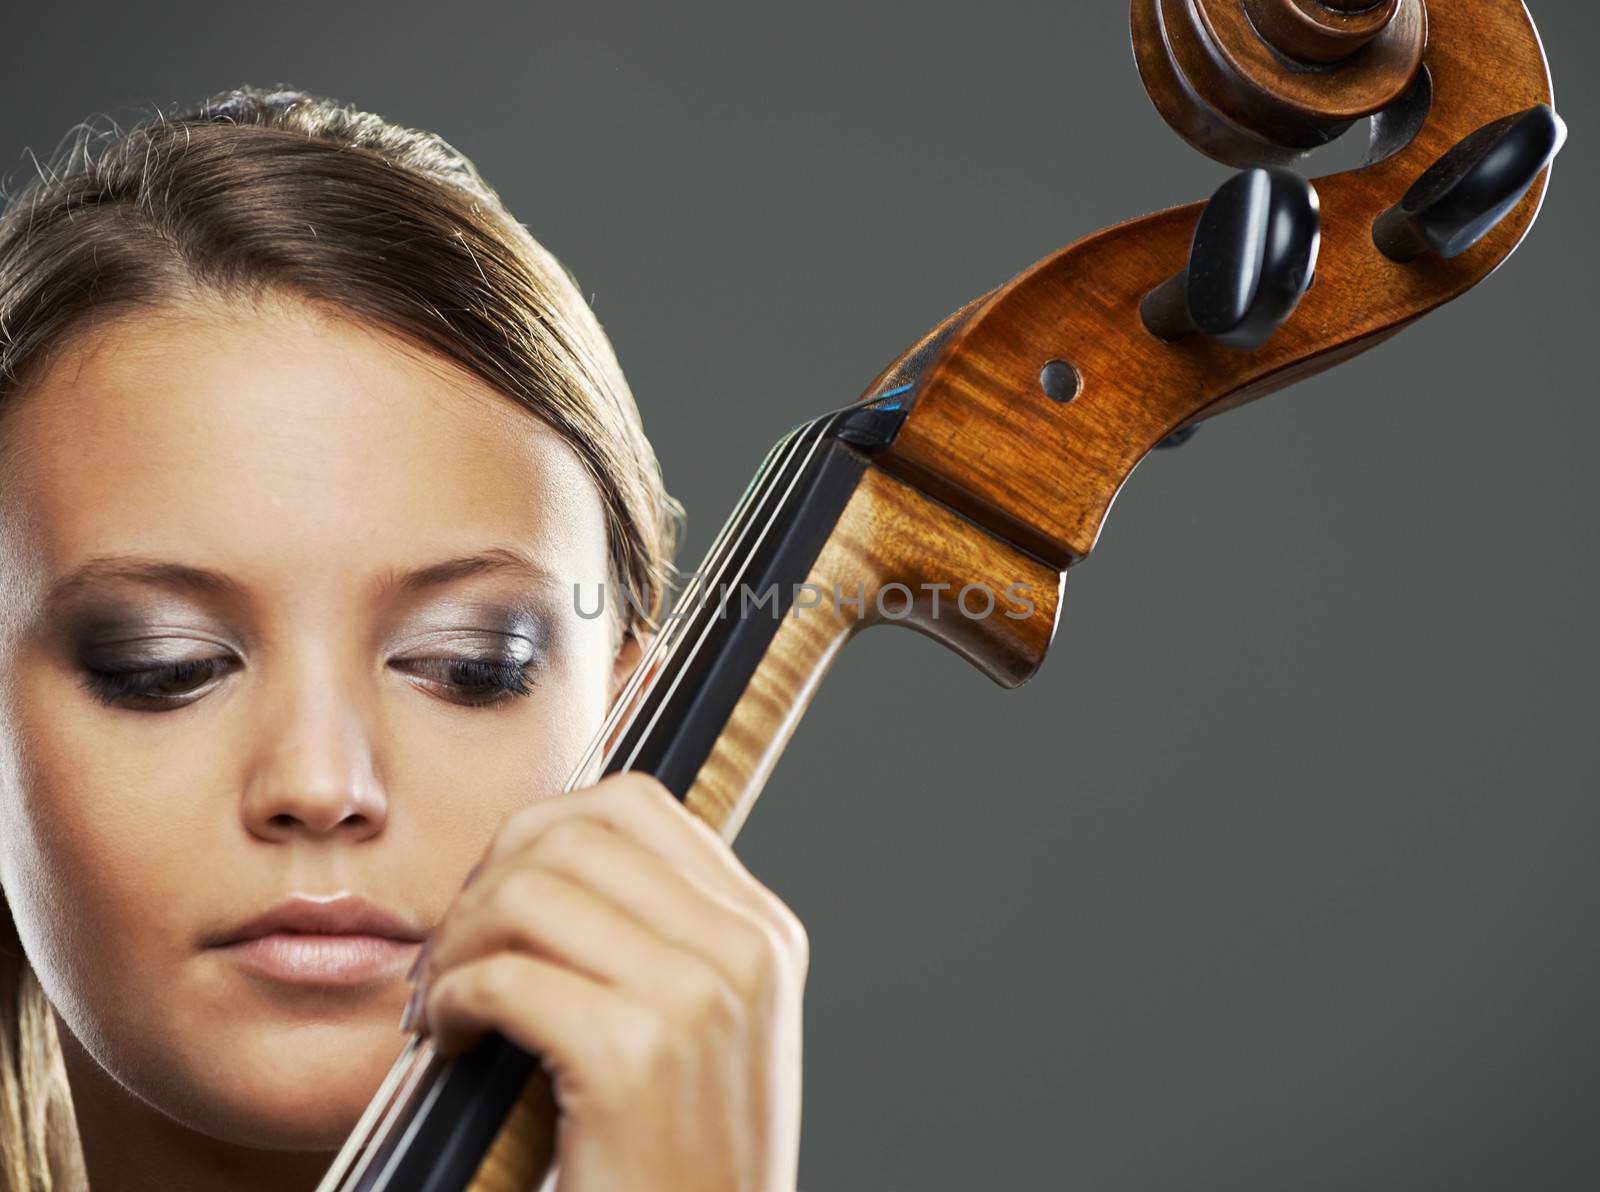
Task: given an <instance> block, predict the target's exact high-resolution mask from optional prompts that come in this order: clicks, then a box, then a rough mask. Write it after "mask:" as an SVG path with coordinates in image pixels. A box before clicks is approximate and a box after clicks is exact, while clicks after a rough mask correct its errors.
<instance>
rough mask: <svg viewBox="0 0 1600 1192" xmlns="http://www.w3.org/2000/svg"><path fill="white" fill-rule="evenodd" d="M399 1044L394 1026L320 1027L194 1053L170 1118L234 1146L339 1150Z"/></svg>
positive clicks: (260, 1034)
mask: <svg viewBox="0 0 1600 1192" xmlns="http://www.w3.org/2000/svg"><path fill="white" fill-rule="evenodd" d="M405 1041H406V1036H404V1035H402V1034H401V1033H400V1031H399V1030H398V1029H396V1027H395V1024H394V1023H393V1022H387V1021H386V1022H385V1023H383V1024H382V1025H381V1026H380V1025H373V1024H365V1025H362V1024H354V1025H353V1024H348V1023H346V1024H339V1023H330V1022H323V1023H316V1024H310V1025H307V1026H304V1027H297V1028H291V1029H282V1028H280V1029H276V1030H271V1031H267V1030H261V1031H256V1032H251V1033H249V1034H247V1035H243V1036H242V1037H238V1036H236V1037H235V1038H233V1039H232V1040H231V1041H228V1042H217V1043H214V1044H213V1045H211V1046H201V1047H197V1048H195V1049H194V1051H192V1052H191V1053H190V1056H189V1064H188V1065H186V1066H189V1067H191V1071H190V1072H189V1073H187V1074H186V1075H187V1079H184V1077H183V1076H179V1077H178V1079H179V1080H182V1082H183V1084H184V1086H185V1094H186V1095H184V1096H183V1097H182V1098H181V1100H182V1102H183V1104H181V1105H179V1106H175V1107H174V1109H176V1112H173V1110H168V1112H169V1113H170V1114H171V1116H173V1117H175V1118H177V1119H179V1120H180V1121H182V1122H184V1124H186V1125H188V1126H189V1127H190V1128H192V1129H195V1130H198V1131H200V1132H201V1133H204V1134H208V1135H210V1136H212V1137H214V1138H218V1139H221V1140H222V1141H224V1142H229V1143H233V1144H236V1145H239V1146H249V1147H258V1148H261V1149H265V1150H292V1151H333V1150H337V1149H338V1148H339V1147H340V1146H342V1145H343V1144H344V1141H345V1139H346V1138H347V1137H348V1136H349V1134H350V1132H351V1131H352V1130H354V1129H355V1125H356V1121H357V1120H358V1119H359V1118H360V1117H361V1114H362V1113H363V1111H365V1109H366V1108H367V1104H368V1102H369V1101H371V1099H372V1096H373V1094H374V1093H375V1092H377V1089H378V1085H379V1084H381V1083H382V1081H383V1078H384V1076H386V1075H387V1074H388V1071H389V1068H390V1066H391V1065H392V1064H393V1062H394V1060H395V1057H396V1056H398V1055H399V1054H400V1051H401V1049H402V1048H403V1047H404V1045H405Z"/></svg>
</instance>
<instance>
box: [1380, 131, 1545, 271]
mask: <svg viewBox="0 0 1600 1192" xmlns="http://www.w3.org/2000/svg"><path fill="white" fill-rule="evenodd" d="M1566 139H1567V126H1566V125H1565V124H1563V123H1562V121H1561V117H1560V116H1557V115H1556V114H1555V110H1554V109H1553V108H1551V107H1550V105H1549V104H1545V103H1538V104H1534V105H1533V107H1531V108H1529V109H1527V111H1524V112H1517V113H1516V114H1515V115H1511V116H1502V117H1501V118H1500V119H1498V120H1494V121H1491V122H1490V123H1488V124H1485V125H1484V126H1483V127H1482V128H1480V129H1478V131H1477V132H1475V133H1471V134H1469V135H1468V136H1465V137H1463V138H1462V139H1461V140H1460V142H1458V143H1457V144H1456V146H1455V148H1453V149H1451V150H1450V151H1449V152H1447V153H1446V154H1445V155H1444V156H1443V157H1441V158H1440V159H1439V160H1438V161H1436V162H1434V163H1433V164H1432V165H1431V166H1429V167H1428V168H1427V169H1426V170H1424V171H1423V172H1422V176H1421V177H1420V178H1418V179H1417V180H1416V181H1415V182H1414V183H1412V184H1411V189H1410V190H1408V191H1406V193H1405V197H1404V198H1402V199H1401V200H1400V201H1399V202H1398V203H1396V204H1395V205H1394V206H1393V207H1390V208H1389V209H1388V210H1387V211H1385V212H1384V213H1383V214H1382V215H1380V216H1378V218H1377V219H1376V220H1374V221H1373V224H1372V241H1373V243H1374V244H1376V245H1377V246H1378V248H1379V250H1380V251H1381V252H1382V253H1383V254H1384V255H1385V256H1387V257H1392V258H1393V259H1394V260H1396V261H1409V260H1411V259H1413V258H1414V257H1417V256H1420V255H1421V254H1422V253H1424V252H1434V253H1437V254H1438V255H1439V256H1441V257H1453V256H1455V255H1456V254H1457V253H1463V252H1466V251H1467V249H1469V248H1471V247H1472V246H1473V245H1474V244H1476V243H1477V242H1478V241H1479V240H1481V239H1482V238H1483V237H1484V235H1486V234H1487V233H1488V231H1489V230H1490V229H1491V228H1493V227H1494V225H1495V224H1497V223H1499V222H1500V221H1501V220H1502V219H1503V218H1505V214H1506V212H1508V211H1510V210H1511V208H1513V207H1515V206H1516V205H1517V200H1519V199H1520V198H1522V196H1523V195H1525V194H1527V193H1528V187H1530V186H1532V185H1533V180H1534V179H1535V178H1537V177H1538V176H1539V171H1540V170H1542V169H1544V168H1545V166H1547V165H1548V164H1549V163H1550V159H1551V158H1552V157H1554V156H1555V155H1556V151H1557V150H1558V149H1560V148H1561V143H1562V142H1563V141H1564V140H1566Z"/></svg>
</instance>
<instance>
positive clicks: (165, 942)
mask: <svg viewBox="0 0 1600 1192" xmlns="http://www.w3.org/2000/svg"><path fill="white" fill-rule="evenodd" d="M10 677H11V683H10V686H9V689H8V692H7V695H8V700H7V703H8V705H9V706H8V708H7V710H6V716H5V720H4V724H3V728H0V751H3V754H4V764H3V766H0V783H3V785H0V878H3V880H4V884H5V896H6V900H7V903H8V904H9V906H10V909H11V913H12V916H13V918H14V919H15V921H16V925H17V931H18V934H19V935H20V937H21V939H22V942H23V946H24V948H25V950H26V951H27V954H28V956H29V959H30V961H31V962H32V964H33V967H34V969H35V970H36V972H37V973H38V975H39V979H40V982H41V984H42V985H43V986H44V988H45V991H46V993H47V994H49V996H50V998H51V1001H52V1002H53V1003H54V1004H55V1006H56V1007H57V1009H58V1010H59V1011H60V1012H61V1013H62V1014H63V1016H64V1017H66V1018H67V1019H68V1021H69V1023H71V1024H72V1025H73V1026H74V1029H75V1031H76V1030H79V1029H80V1028H81V1030H82V1031H84V1032H86V1033H87V1034H89V1035H91V1036H92V1035H94V1034H96V1033H98V1026H97V1024H102V1023H104V1022H105V1021H106V1020H108V1019H111V1018H115V1016H116V1014H117V1010H118V1007H119V1005H124V1006H125V1005H127V1004H129V1003H128V1002H126V1001H124V1000H123V995H125V994H127V993H128V992H130V991H132V990H134V989H137V988H138V987H139V986H140V984H141V983H142V982H145V981H147V980H155V979H157V978H158V974H159V973H160V972H161V971H162V970H163V969H164V968H165V967H166V966H167V965H168V964H169V963H170V962H171V961H172V960H174V959H175V958H176V957H177V955H179V953H180V948H181V945H180V942H179V940H177V939H176V938H174V937H173V936H172V935H171V934H170V933H166V932H164V931H163V926H164V925H165V924H167V923H168V922H170V920H169V919H168V918H167V914H166V911H167V909H168V908H174V907H179V906H181V905H182V904H183V902H184V900H185V898H186V897H192V894H189V893H188V891H191V890H192V889H193V888H194V886H195V885H196V884H197V883H201V882H205V881H206V880H208V879H209V878H210V877H211V876H212V875H211V874H210V873H209V869H208V863H207V858H205V857H204V856H198V857H197V856H196V855H195V853H194V850H193V848H192V839H190V840H186V838H185V833H184V830H183V826H182V825H184V823H185V819H186V815H187V814H188V812H189V809H188V808H187V807H186V806H185V797H186V793H192V792H193V791H194V790H195V789H196V783H197V782H198V781H199V777H200V776H199V773H198V769H197V767H198V766H200V765H202V764H203V762H204V759H201V758H196V757H194V756H193V755H192V754H190V753H188V752H185V751H181V750H172V749H164V748H160V747H152V746H151V745H150V744H149V743H143V744H140V745H139V746H138V747H135V748H128V747H127V746H128V745H129V744H130V743H131V738H130V739H129V740H121V739H119V736H118V734H117V733H111V734H107V733H106V731H105V726H106V724H107V723H108V722H107V720H106V718H105V717H104V715H103V714H97V713H96V712H95V711H93V710H92V709H90V708H89V706H88V705H87V703H86V701H84V700H82V699H81V698H75V697H74V695H73V693H72V691H71V690H70V688H67V689H63V686H62V684H61V683H60V682H59V681H58V680H57V679H56V678H55V677H54V676H52V675H50V674H48V673H47V672H46V670H45V668H43V667H40V666H34V665H29V664H28V663H27V662H26V661H23V662H22V663H20V664H19V665H18V666H16V667H15V668H13V670H12V671H11V675H10Z"/></svg>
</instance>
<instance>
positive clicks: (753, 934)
mask: <svg viewBox="0 0 1600 1192" xmlns="http://www.w3.org/2000/svg"><path fill="white" fill-rule="evenodd" d="M735 941H736V942H735V943H734V945H733V953H734V960H733V965H734V980H735V983H736V984H737V987H738V990H739V993H740V994H741V995H742V996H743V997H744V998H745V999H746V1000H751V1001H753V1000H756V999H758V998H760V997H762V996H763V995H765V993H766V992H767V990H768V989H769V988H770V987H771V985H772V980H773V977H774V975H775V973H776V970H777V968H778V966H779V961H780V953H781V946H780V941H779V939H778V936H777V933H776V932H775V931H772V930H771V929H769V928H767V927H766V926H764V925H763V924H761V923H759V922H757V921H756V920H753V919H747V920H745V923H744V926H742V927H741V928H740V929H739V931H738V933H737V935H736V937H735Z"/></svg>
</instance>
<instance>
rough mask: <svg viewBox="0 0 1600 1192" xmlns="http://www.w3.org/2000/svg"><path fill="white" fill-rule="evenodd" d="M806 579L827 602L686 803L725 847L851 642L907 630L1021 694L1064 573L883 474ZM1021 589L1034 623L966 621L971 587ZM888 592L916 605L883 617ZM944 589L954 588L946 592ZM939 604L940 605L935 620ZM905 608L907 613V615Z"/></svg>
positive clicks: (809, 612) (771, 670)
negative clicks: (872, 632) (872, 630)
mask: <svg viewBox="0 0 1600 1192" xmlns="http://www.w3.org/2000/svg"><path fill="white" fill-rule="evenodd" d="M806 582H807V583H809V584H813V585H815V586H816V587H817V588H820V589H822V590H823V591H824V592H826V593H828V594H829V595H827V596H826V597H825V598H824V599H825V603H824V604H821V605H819V606H817V607H814V608H806V609H802V610H800V611H799V612H798V614H794V613H791V615H789V616H788V617H786V618H785V620H784V623H783V625H782V626H781V627H780V628H779V630H778V632H777V634H776V635H775V636H774V638H773V641H772V644H771V645H770V646H769V647H768V649H767V652H766V655H765V656H764V657H763V659H762V661H761V665H760V667H759V669H758V670H757V672H756V675H755V678H754V680H753V681H752V682H751V683H750V685H749V687H748V688H746V690H745V693H744V695H743V697H742V698H741V699H740V700H739V703H738V704H737V706H736V707H735V708H734V712H733V716H732V717H731V718H730V720H729V722H728V726H727V728H726V730H725V731H724V732H723V734H722V736H721V737H720V738H719V739H718V741H717V744H716V746H715V748H714V749H713V750H712V753H711V756H710V757H709V758H708V759H707V761H706V764H705V765H704V766H703V767H702V768H701V770H700V775H699V777H698V778H697V779H696V781H695V784H694V786H693V787H692V788H691V789H690V791H689V796H688V799H687V800H686V801H687V803H688V806H689V809H690V810H691V811H693V812H694V813H695V814H697V815H698V816H700V817H701V818H702V819H704V820H705V821H706V822H707V823H709V824H710V825H712V827H714V828H716V829H717V830H718V831H719V832H720V833H721V834H722V836H723V838H724V839H726V840H732V839H733V836H734V833H736V832H737V831H738V830H739V828H740V827H741V826H742V825H743V824H744V820H745V817H746V816H747V815H748V814H749V812H750V808H751V806H752V805H753V804H754V802H755V799H756V796H757V795H759V794H760V792H761V788H762V786H763V785H764V784H765V783H766V780H767V776H768V774H769V773H770V772H771V769H772V766H773V765H774V764H775V763H776V762H777V759H778V756H779V754H781V753H782V751H783V747H784V745H785V744H787V743H788V740H789V735H790V734H791V733H792V732H793V731H794V728H795V725H796V724H798V723H799V720H800V716H801V713H802V712H804V710H805V707H806V705H807V704H809V703H810V702H811V697H812V696H813V695H814V694H815V693H816V689H817V685H818V684H819V683H820V682H821V680H822V676H823V674H824V673H825V672H826V671H827V668H828V666H829V664H830V663H831V662H832V661H833V658H834V656H835V655H836V654H837V653H838V650H839V648H840V647H841V646H843V645H844V643H845V642H846V641H847V640H849V638H850V637H852V636H853V635H854V634H856V633H858V632H860V631H861V630H863V629H866V628H868V627H869V626H873V625H883V624H899V625H904V626H905V627H907V628H909V629H914V630H916V631H917V632H919V633H922V634H925V635H926V636H928V637H931V638H933V639H934V640H936V641H939V642H941V643H942V644H944V645H945V646H947V647H949V648H950V649H952V650H954V651H956V653H958V654H960V655H961V656H962V657H964V658H966V659H967V660H968V661H970V662H972V663H973V664H974V665H975V666H977V667H978V668H979V669H980V670H982V671H983V672H984V673H985V674H987V675H988V676H989V677H990V678H991V679H993V680H994V681H995V682H996V683H999V684H1001V685H1002V686H1006V687H1014V686H1016V685H1017V684H1019V683H1021V682H1023V681H1024V680H1025V679H1027V678H1028V677H1029V676H1030V675H1032V674H1033V673H1034V672H1035V671H1036V670H1037V669H1038V667H1039V664H1040V663H1041V662H1043V661H1044V655H1045V650H1046V649H1047V648H1048V647H1049V644H1050V638H1051V635H1052V633H1053V632H1054V630H1055V625H1056V619H1057V615H1058V612H1059V609H1060V598H1061V596H1060V594H1061V574H1060V573H1059V572H1058V571H1056V570H1054V569H1052V568H1049V567H1047V566H1045V565H1044V564H1042V563H1040V562H1039V561H1038V560H1037V559H1034V558H1032V557H1030V556H1029V555H1026V554H1024V553H1022V552H1021V551H1018V550H1017V549H1016V548H1014V547H1011V546H1008V545H1007V544H1006V543H1004V542H1002V541H1000V540H999V539H997V538H995V537H994V536H993V535H991V534H989V533H987V532H985V531H984V530H982V529H980V528H979V527H977V526H975V525H973V524H972V523H971V522H969V521H966V520H965V519H963V518H961V517H959V516H958V515H957V514H955V513H954V512H953V511H951V510H949V509H946V508H944V507H943V506H941V505H939V504H938V503H937V502H935V501H932V500H931V499H929V498H928V497H927V496H925V495H924V494H922V493H920V492H918V491H917V490H915V489H913V488H911V487H910V486H909V485H906V484H904V483H902V482H900V481H898V480H896V479H894V478H893V477H891V476H888V475H886V474H884V473H882V472H879V471H877V470H875V469H872V470H869V471H868V472H867V474H866V475H865V476H864V477H863V478H862V481H861V485H860V487H859V488H857V490H856V493H855V495H854V496H853V497H852V498H851V500H850V503H849V505H848V506H846V508H845V511H844V514H843V516H842V517H841V518H840V520H839V524H838V526H837V527H836V528H835V530H834V532H833V534H832V535H831V536H830V537H829V539H828V543H827V545H826V546H825V547H824V548H823V551H822V554H821V555H820V556H819V557H818V559H817V561H816V563H815V564H814V565H813V567H812V570H811V574H810V575H809V576H808V577H807V581H806ZM1013 583H1023V584H1026V585H1027V586H1028V589H1029V595H1030V598H1031V599H1032V601H1033V605H1034V608H1033V612H1032V614H1031V615H1029V616H1027V617H1016V618H1013V617H1008V616H1006V615H1005V610H1006V609H1007V608H1008V607H1011V606H1008V605H1006V604H1003V603H1002V604H999V605H997V607H996V608H995V609H994V611H993V612H992V614H991V615H989V616H986V617H982V618H969V617H966V616H963V615H962V614H961V612H960V610H959V608H957V607H956V600H957V594H958V592H959V590H960V589H961V588H962V587H963V586H964V585H967V584H984V585H987V587H988V588H989V589H990V590H991V591H993V592H994V593H996V595H1000V594H1001V593H1003V592H1004V590H1005V589H1006V588H1007V587H1008V586H1009V585H1011V584H1013ZM887 584H903V585H905V586H906V587H907V588H909V589H910V591H911V595H912V599H910V600H908V601H902V599H901V593H900V592H899V590H898V589H896V590H894V591H892V592H890V593H887V594H885V599H884V602H883V603H884V606H885V607H886V608H887V609H888V611H889V612H890V613H891V614H893V615H894V616H895V617H897V618H899V619H896V620H886V619H885V618H884V617H883V616H882V615H880V612H879V608H878V604H879V601H878V597H879V595H880V593H882V592H883V589H884V587H885V585H887ZM936 584H945V585H948V587H947V588H946V589H944V590H943V591H942V592H941V591H940V590H939V589H937V588H935V587H933V585H936ZM835 590H838V591H840V592H841V593H842V594H843V595H845V596H847V597H850V596H855V595H857V594H859V595H860V596H861V597H862V601H861V604H862V608H863V611H862V612H859V613H858V611H857V609H856V607H855V606H854V605H853V604H848V603H845V602H843V601H841V602H839V603H838V604H835V603H834V602H833V598H832V595H831V594H832V593H833V592H834V591H835ZM936 596H941V597H942V600H941V609H940V615H937V616H936V615H934V611H933V602H934V599H935V597H936ZM902 603H904V604H905V605H906V606H907V607H908V609H909V612H908V613H907V615H905V616H904V617H899V613H900V609H901V605H902ZM972 607H973V608H974V609H976V608H977V607H978V605H977V603H976V601H974V602H973V603H972ZM1017 611H1020V610H1017Z"/></svg>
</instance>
